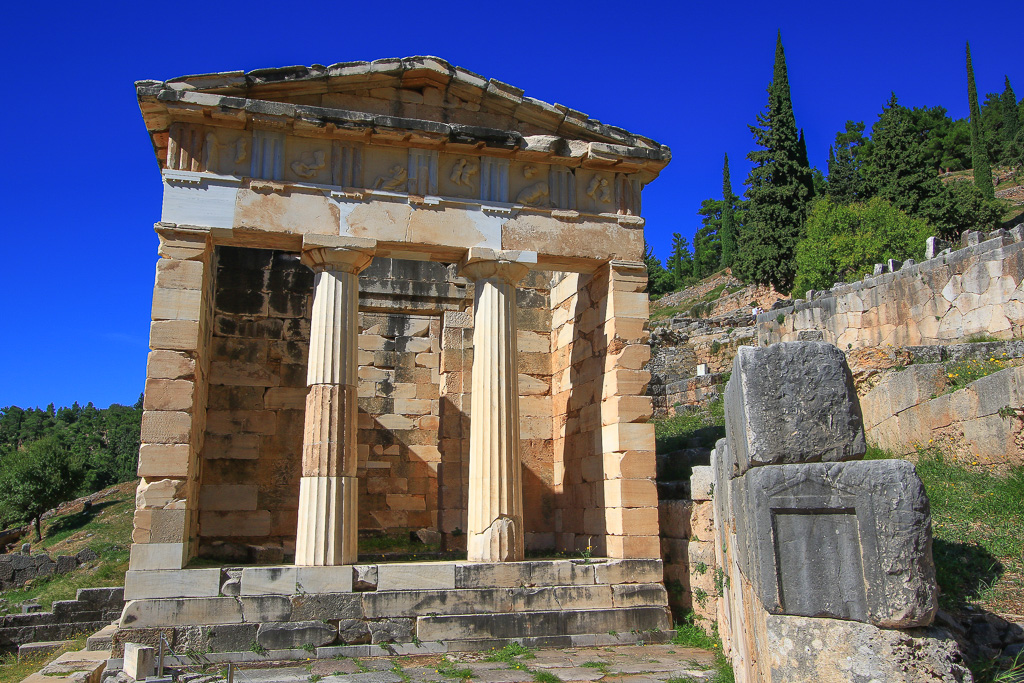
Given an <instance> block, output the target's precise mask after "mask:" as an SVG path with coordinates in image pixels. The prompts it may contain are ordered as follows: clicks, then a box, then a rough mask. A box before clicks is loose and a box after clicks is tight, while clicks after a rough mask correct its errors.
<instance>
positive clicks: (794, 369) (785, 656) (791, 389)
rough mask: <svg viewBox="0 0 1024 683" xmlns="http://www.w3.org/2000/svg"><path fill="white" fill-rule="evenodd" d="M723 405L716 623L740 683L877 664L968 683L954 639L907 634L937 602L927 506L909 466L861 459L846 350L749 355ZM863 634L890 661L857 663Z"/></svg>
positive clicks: (928, 617)
mask: <svg viewBox="0 0 1024 683" xmlns="http://www.w3.org/2000/svg"><path fill="white" fill-rule="evenodd" d="M725 404H726V406H725V407H726V438H725V439H722V440H720V441H719V442H718V444H717V446H716V448H715V451H714V453H713V455H712V472H711V475H712V485H713V500H714V529H715V555H716V558H715V561H716V564H717V566H718V567H721V569H722V582H721V586H722V588H723V590H722V591H721V597H720V598H719V599H718V605H717V607H718V623H719V625H720V630H721V633H722V635H723V645H724V648H725V651H726V652H727V653H728V654H729V655H730V657H731V659H732V662H733V666H734V668H735V669H736V672H737V680H738V681H767V680H787V681H818V680H837V681H854V680H861V678H860V675H861V673H860V672H861V669H865V670H867V669H869V668H870V669H872V671H873V673H872V675H873V677H874V680H889V681H908V682H909V681H917V680H923V679H925V678H928V679H930V680H931V679H934V680H950V681H952V680H961V679H960V678H958V676H961V675H962V673H963V671H962V667H961V666H960V665H959V663H958V662H959V661H960V660H961V656H960V653H959V652H958V651H957V648H956V644H955V642H954V641H953V639H952V637H951V636H950V635H949V634H948V633H945V632H942V631H941V630H940V629H932V630H931V631H928V632H924V633H922V632H915V631H912V630H908V629H914V628H919V627H925V626H929V625H930V624H931V622H932V620H933V618H934V616H935V613H936V610H937V606H938V605H937V586H936V583H935V568H934V565H933V562H932V554H931V519H930V514H929V506H928V499H927V496H926V495H925V492H924V486H923V485H922V483H921V480H920V479H919V478H918V477H917V475H916V473H915V472H914V468H913V465H911V464H910V463H908V462H904V461H898V460H878V461H862V460H860V458H862V457H863V455H864V452H865V440H864V431H863V426H862V418H861V413H860V410H859V406H858V403H857V396H856V393H855V391H854V388H853V380H852V376H851V375H850V372H849V369H848V368H847V366H846V362H845V358H844V356H843V354H842V353H841V352H840V351H839V350H838V349H837V348H835V347H834V346H831V345H829V344H825V343H821V342H788V343H783V344H775V345H772V346H769V347H766V348H753V347H742V348H740V350H739V353H738V355H737V357H736V360H735V363H734V367H733V372H732V377H731V378H730V380H729V383H728V385H727V388H726V396H725ZM844 631H845V632H846V633H847V636H846V637H844V638H838V637H829V638H826V639H823V640H820V641H815V642H814V644H813V645H812V644H810V643H811V641H813V640H814V639H813V638H811V637H810V635H809V634H811V633H839V632H844ZM851 639H852V640H853V641H856V642H858V643H861V642H874V643H877V644H878V647H884V648H886V650H885V651H886V652H889V653H890V654H891V656H888V657H866V656H865V655H860V654H858V655H856V661H855V662H851V659H850V657H851V656H852V655H851V643H850V642H847V641H848V640H851ZM911 641H913V647H910V648H907V647H905V646H904V645H905V644H907V643H910V642H911ZM805 644H806V645H805ZM869 649H870V648H869ZM812 650H813V653H812Z"/></svg>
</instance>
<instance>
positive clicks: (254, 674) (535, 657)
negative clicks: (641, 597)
mask: <svg viewBox="0 0 1024 683" xmlns="http://www.w3.org/2000/svg"><path fill="white" fill-rule="evenodd" d="M496 654H497V655H499V656H500V655H505V652H503V651H501V650H498V651H491V652H458V653H450V654H447V655H443V656H442V655H415V656H394V657H360V658H352V657H344V658H339V659H328V660H310V661H309V662H306V663H305V664H303V665H300V666H296V663H295V662H279V663H273V662H267V663H261V664H243V665H240V666H239V667H237V668H236V669H235V676H234V683H456V682H457V681H466V680H468V681H472V683H527V682H532V681H539V683H557V682H558V681H563V682H564V683H571V682H573V681H581V682H587V683H590V682H592V681H601V682H602V683H663V682H665V681H669V680H672V681H673V683H676V682H679V683H681V682H682V681H710V680H711V679H713V678H714V670H713V666H714V660H715V655H714V653H713V652H708V651H707V650H698V649H694V648H688V647H681V646H678V645H671V644H668V645H617V646H610V647H592V648H567V649H541V650H535V651H532V652H528V653H526V654H522V655H518V656H514V657H512V656H507V655H506V656H505V657H504V659H505V661H490V660H494V659H495V658H496V657H495V655H496ZM552 676H554V677H557V678H552Z"/></svg>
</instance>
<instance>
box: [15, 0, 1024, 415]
mask: <svg viewBox="0 0 1024 683" xmlns="http://www.w3.org/2000/svg"><path fill="white" fill-rule="evenodd" d="M491 6H492V5H491V4H490V3H482V2H479V3H468V2H436V3H422V2H421V3H408V4H406V3H400V2H349V3H312V2H301V3H300V2H293V3H288V2H274V3H265V2H255V1H249V2H232V3H223V4H221V3H216V2H206V3H195V4H193V3H185V2H181V3H153V2H135V3H131V4H124V5H123V6H115V5H114V4H110V3H106V4H104V3H79V2H76V3H74V4H67V5H65V6H62V3H60V2H56V3H17V4H14V3H12V5H11V6H8V7H6V8H5V10H4V20H3V22H0V55H2V63H3V75H2V77H0V78H2V80H3V84H2V88H3V91H2V92H3V94H2V95H0V117H2V118H0V123H2V125H3V131H4V136H3V144H2V147H0V149H2V150H3V152H4V154H3V164H2V170H0V174H2V177H0V188H2V189H0V193H2V197H3V199H4V202H3V208H4V211H3V213H2V214H0V215H2V218H0V221H2V223H0V254H2V258H3V267H2V268H0V292H2V293H3V300H4V303H5V305H4V308H3V318H2V320H3V322H2V330H3V333H2V334H0V358H2V359H3V362H2V374H0V407H2V406H6V405H10V404H16V405H21V406H23V407H27V406H36V405H38V406H45V405H46V404H47V403H49V402H51V401H53V402H55V403H56V404H57V405H58V406H59V405H62V404H70V403H71V402H72V401H79V402H81V403H83V404H84V403H86V402H88V401H92V402H94V403H95V404H96V405H97V406H101V407H105V406H106V405H108V404H109V403H111V402H119V403H129V404H130V403H133V402H134V401H135V399H136V398H137V397H138V395H139V393H140V392H141V390H142V386H143V380H144V376H145V357H146V352H147V343H148V340H147V335H148V321H149V307H150V297H151V292H152V289H151V288H152V282H153V272H154V265H153V264H154V262H155V260H156V246H157V240H156V237H155V235H154V233H153V230H152V225H153V223H154V222H155V221H156V220H158V219H159V217H160V177H159V173H158V168H157V164H156V161H155V159H154V156H153V152H152V148H151V147H150V144H149V140H148V138H147V136H146V131H145V129H144V127H143V125H142V119H141V116H140V114H139V111H138V106H137V103H136V100H135V93H134V89H133V86H132V83H133V81H135V80H138V79H146V78H153V79H167V78H172V77H174V76H179V75H183V74H195V73H206V72H210V71H229V70H235V69H244V70H250V69H256V68H262V67H275V66H285V65H291V64H313V63H320V64H332V63H335V62H343V61H354V60H372V59H378V58H381V57H402V56H408V55H417V54H432V55H437V56H439V57H442V58H444V59H447V60H448V61H450V62H452V63H454V64H458V65H460V66H463V67H465V68H467V69H470V70H472V71H476V72H477V73H480V74H483V75H485V76H488V77H491V78H497V79H499V80H502V81H506V82H508V83H511V84H513V85H516V86H518V87H520V88H523V89H525V90H526V92H527V94H529V95H531V96H533V97H537V98H539V99H542V100H545V101H548V102H559V103H563V104H565V105H568V106H570V107H573V108H575V109H578V110H581V111H583V112H586V113H587V114H589V115H591V116H593V117H595V118H598V119H601V120H602V121H605V122H608V123H612V124H615V125H618V126H622V127H624V128H627V129H629V130H631V131H634V132H637V133H641V134H644V135H647V136H649V137H652V138H654V139H655V140H658V141H659V142H662V143H664V144H667V145H669V146H671V147H672V150H673V155H674V160H673V162H672V163H671V164H670V165H669V167H668V169H667V170H666V171H665V172H664V173H663V174H662V176H661V177H660V178H659V179H658V180H657V181H656V182H655V183H653V184H652V185H651V186H650V187H649V188H648V189H647V190H646V191H645V193H644V200H645V205H644V214H645V216H646V217H647V231H648V240H649V241H650V242H651V243H652V244H653V245H654V248H655V251H656V252H657V253H658V255H659V256H661V257H662V258H664V256H665V254H666V253H667V251H668V244H669V240H670V235H671V233H672V232H675V231H677V232H681V233H683V234H684V235H686V236H687V237H690V238H692V236H693V233H694V231H695V230H696V228H697V227H699V221H698V218H697V216H696V210H697V207H698V206H699V204H700V202H701V200H702V199H704V198H707V197H720V196H721V167H722V154H723V153H726V152H727V153H728V154H729V158H730V161H731V162H732V176H733V184H734V191H736V192H737V193H738V194H742V193H743V186H742V182H743V179H744V178H745V177H746V174H747V171H748V169H749V164H748V163H747V161H746V159H745V155H746V154H747V152H748V151H750V149H751V146H752V142H751V136H750V133H749V131H748V129H747V125H748V124H750V123H753V121H754V117H755V115H756V114H757V112H758V111H760V110H761V108H762V107H763V106H764V103H765V100H766V96H765V87H766V85H767V84H768V81H769V79H770V78H771V69H772V57H773V52H774V46H775V31H776V28H780V29H781V30H782V35H783V41H784V43H785V47H786V53H787V60H788V64H789V75H790V83H791V86H792V91H793V101H794V108H795V111H796V117H797V124H798V125H799V126H801V127H803V128H804V130H805V133H806V136H807V140H808V147H809V152H810V158H811V162H812V164H814V165H817V166H819V167H823V166H824V165H825V157H826V156H827V153H828V146H829V143H830V142H831V141H832V139H833V137H834V135H835V132H836V131H837V130H839V129H840V128H841V127H842V126H843V123H844V122H845V121H846V120H847V119H854V120H865V121H867V122H868V125H869V126H870V124H871V122H873V121H874V120H875V117H876V116H877V114H878V112H879V111H880V110H881V107H882V104H883V103H884V102H885V100H886V98H887V96H888V94H889V92H890V90H891V91H895V92H896V94H897V95H898V96H899V98H900V101H901V102H902V103H904V104H907V105H910V106H918V105H942V106H944V107H946V108H947V109H948V110H950V112H951V114H953V115H954V116H963V115H965V113H966V110H967V95H966V91H967V89H966V83H965V75H964V52H963V47H964V41H965V40H970V41H971V43H972V51H973V56H974V66H975V70H976V74H977V80H978V89H979V92H980V93H985V92H990V91H1001V90H1002V87H1003V75H1004V74H1007V75H1009V76H1010V79H1011V81H1012V82H1013V84H1014V85H1015V86H1016V89H1017V93H1018V96H1022V95H1024V59H1021V52H1020V41H1019V40H1018V39H1017V37H1016V36H1017V34H1018V33H1019V30H1018V29H1019V27H1020V26H1021V25H1022V24H1024V3H1022V2H1021V0H1015V1H1014V0H995V1H989V2H985V3H963V2H962V1H959V2H934V1H928V2H924V1H919V2H900V1H898V0H897V1H895V2H894V1H892V0H889V1H887V2H863V1H862V2H858V3H832V2H821V1H818V2H805V3H764V2H757V3H754V2H722V1H721V0H719V1H717V2H701V3H695V2H665V3H644V2H615V3H605V2H587V3H558V2H550V1H549V2H543V3H540V2H537V3H533V2H526V1H522V0H521V1H520V2H513V3H494V5H493V6H494V7H495V9H491ZM780 7H781V9H780Z"/></svg>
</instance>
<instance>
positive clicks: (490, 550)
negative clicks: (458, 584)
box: [466, 515, 526, 562]
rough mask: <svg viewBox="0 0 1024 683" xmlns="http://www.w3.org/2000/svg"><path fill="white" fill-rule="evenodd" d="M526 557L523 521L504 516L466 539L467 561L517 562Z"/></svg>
mask: <svg viewBox="0 0 1024 683" xmlns="http://www.w3.org/2000/svg"><path fill="white" fill-rule="evenodd" d="M525 557H526V551H525V550H524V546H523V520H522V519H519V518H514V517H508V516H505V515H502V516H500V517H498V518H497V519H496V520H494V521H493V522H491V524H490V526H488V527H487V528H486V529H484V530H483V531H482V532H479V533H470V534H469V536H468V538H467V539H466V559H467V560H469V561H470V562H517V561H519V560H522V559H523V558H525Z"/></svg>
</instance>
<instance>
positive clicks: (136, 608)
mask: <svg viewBox="0 0 1024 683" xmlns="http://www.w3.org/2000/svg"><path fill="white" fill-rule="evenodd" d="M240 623H242V606H241V604H239V602H238V600H236V599H235V598H179V599H172V600H130V601H129V602H128V603H127V604H126V605H125V606H124V611H123V612H122V613H121V627H122V628H151V627H161V626H192V625H204V624H211V625H212V624H240Z"/></svg>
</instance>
